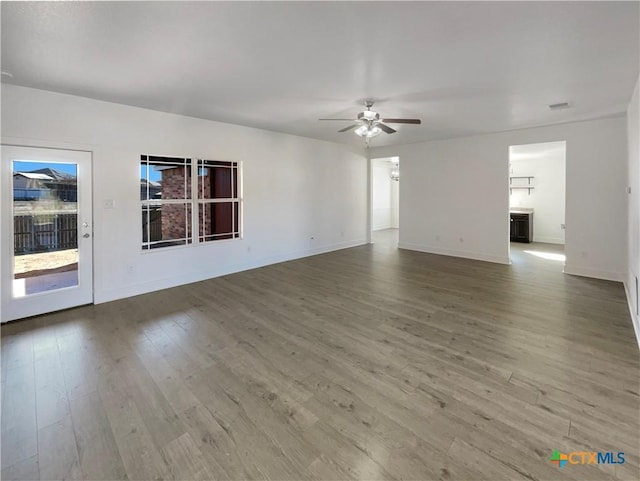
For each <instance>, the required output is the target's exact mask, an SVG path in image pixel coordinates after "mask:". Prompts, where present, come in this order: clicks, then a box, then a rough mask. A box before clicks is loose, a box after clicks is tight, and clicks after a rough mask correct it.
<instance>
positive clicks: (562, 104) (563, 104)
mask: <svg viewBox="0 0 640 481" xmlns="http://www.w3.org/2000/svg"><path fill="white" fill-rule="evenodd" d="M549 108H550V109H551V110H562V109H568V108H569V102H560V103H557V104H551V105H549Z"/></svg>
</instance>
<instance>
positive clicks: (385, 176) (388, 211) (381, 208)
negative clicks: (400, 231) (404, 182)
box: [371, 159, 399, 230]
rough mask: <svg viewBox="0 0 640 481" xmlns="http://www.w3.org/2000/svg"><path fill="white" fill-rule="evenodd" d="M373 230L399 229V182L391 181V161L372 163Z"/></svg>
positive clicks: (381, 160)
mask: <svg viewBox="0 0 640 481" xmlns="http://www.w3.org/2000/svg"><path fill="white" fill-rule="evenodd" d="M371 162H372V170H373V172H372V189H373V197H372V215H373V220H372V223H373V225H372V230H380V229H390V228H397V227H398V207H399V204H398V182H396V181H394V180H391V169H392V168H393V163H392V160H391V159H373V160H372V161H371Z"/></svg>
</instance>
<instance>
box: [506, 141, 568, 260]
mask: <svg viewBox="0 0 640 481" xmlns="http://www.w3.org/2000/svg"><path fill="white" fill-rule="evenodd" d="M566 157H567V148H566V142H565V141H556V142H544V143H536V144H525V145H512V146H510V147H509V258H510V259H511V263H512V264H524V263H527V261H533V260H536V261H542V262H546V263H549V265H550V266H551V267H553V266H556V267H557V268H558V269H560V270H563V269H564V265H565V255H564V244H565V232H566V228H565V227H566V225H565V224H566V223H565V204H566V200H565V198H566Z"/></svg>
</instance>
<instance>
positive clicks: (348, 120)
mask: <svg viewBox="0 0 640 481" xmlns="http://www.w3.org/2000/svg"><path fill="white" fill-rule="evenodd" d="M318 120H346V121H347V122H353V120H354V119H318Z"/></svg>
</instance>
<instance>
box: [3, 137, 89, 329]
mask: <svg viewBox="0 0 640 481" xmlns="http://www.w3.org/2000/svg"><path fill="white" fill-rule="evenodd" d="M1 150H2V165H1V174H2V211H1V214H2V219H3V220H2V225H1V227H0V231H1V232H0V234H1V239H2V243H1V247H0V256H1V259H2V267H1V269H0V278H1V282H0V291H1V293H0V294H1V299H2V307H1V309H0V316H1V320H2V322H6V321H12V320H15V319H21V318H24V317H29V316H34V315H38V314H44V313H47V312H52V311H57V310H61V309H66V308H69V307H75V306H79V305H83V304H90V303H92V302H93V240H92V235H93V229H92V226H93V221H92V193H91V153H90V152H81V151H70V150H58V149H45V148H35V147H19V146H9V145H3V146H2V147H1Z"/></svg>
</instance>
